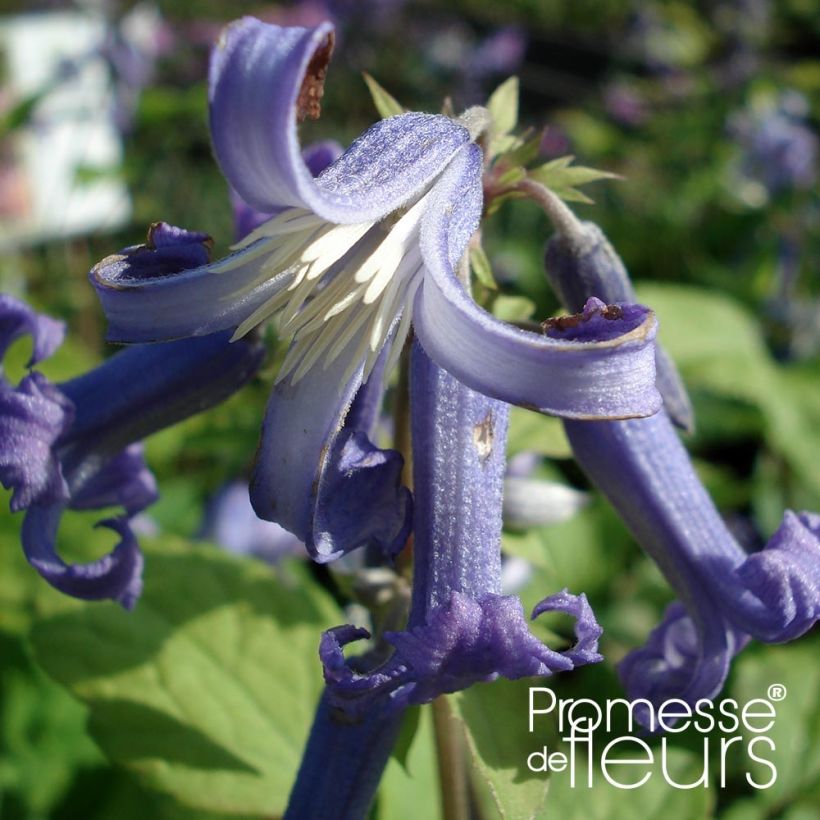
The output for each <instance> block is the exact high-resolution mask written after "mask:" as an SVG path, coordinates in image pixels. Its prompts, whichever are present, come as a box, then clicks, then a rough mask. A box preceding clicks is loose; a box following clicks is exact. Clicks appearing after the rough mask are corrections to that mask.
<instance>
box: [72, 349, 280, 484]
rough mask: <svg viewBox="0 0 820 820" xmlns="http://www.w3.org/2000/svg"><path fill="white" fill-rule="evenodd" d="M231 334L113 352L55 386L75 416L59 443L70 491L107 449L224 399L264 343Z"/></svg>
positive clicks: (253, 367)
mask: <svg viewBox="0 0 820 820" xmlns="http://www.w3.org/2000/svg"><path fill="white" fill-rule="evenodd" d="M229 339H230V333H217V334H213V335H210V336H205V337H203V338H197V339H183V340H181V341H177V342H165V343H163V344H155V345H136V346H134V347H129V348H126V349H125V350H122V351H120V352H119V353H117V354H116V355H115V356H112V357H111V358H110V359H108V360H106V361H105V362H104V363H103V364H101V365H100V366H99V367H96V368H94V370H91V371H90V372H88V373H86V374H85V375H83V376H79V377H78V378H76V379H72V380H71V381H68V382H65V383H64V384H61V385H60V389H61V390H62V392H63V393H64V394H65V395H66V396H67V397H68V398H69V399H71V401H72V402H73V403H74V405H75V406H76V408H77V416H76V420H75V422H74V424H73V425H72V426H71V428H70V430H69V431H68V433H67V434H66V436H65V438H64V440H63V442H61V445H62V460H63V464H64V469H65V471H66V474H67V475H69V474H70V476H71V477H70V479H69V483H70V484H71V486H72V491H76V490H79V488H80V487H81V486H82V485H83V484H84V482H85V481H86V480H87V479H88V478H89V477H90V476H91V475H93V474H94V473H96V472H97V471H98V470H99V469H102V468H103V467H104V465H105V463H107V462H108V461H109V460H110V459H111V458H112V457H113V456H115V455H117V454H118V453H119V452H120V451H121V450H122V449H124V448H125V447H127V446H128V445H129V444H132V443H134V442H136V441H139V440H140V439H143V438H145V437H146V436H149V435H151V434H152V433H155V432H157V431H158V430H161V429H163V428H165V427H169V426H170V425H172V424H176V423H177V422H178V421H181V420H182V419H184V418H187V417H188V416H191V415H194V414H196V413H199V412H201V411H203V410H205V409H207V408H209V407H213V406H214V405H216V404H219V403H220V402H221V401H224V400H225V399H226V398H228V397H229V396H231V395H232V394H233V393H235V392H236V391H237V390H238V389H239V388H240V387H242V386H243V385H244V384H246V383H247V382H248V381H249V380H250V379H251V378H252V377H253V376H254V374H255V373H256V372H257V370H258V369H259V367H260V365H261V363H262V359H263V357H264V346H263V345H262V344H261V343H259V342H257V341H254V340H251V339H243V340H240V341H237V342H233V343H231V342H230V341H229Z"/></svg>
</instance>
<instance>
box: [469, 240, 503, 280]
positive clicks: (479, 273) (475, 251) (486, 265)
mask: <svg viewBox="0 0 820 820" xmlns="http://www.w3.org/2000/svg"><path fill="white" fill-rule="evenodd" d="M470 267H471V268H472V270H473V273H474V274H475V277H476V279H478V281H479V282H481V284H482V285H484V287H485V288H489V289H490V290H498V285H497V284H496V282H495V277H494V276H493V268H492V265H491V264H490V260H489V259H488V258H487V254H486V253H485V252H484V248H482V247H481V245H471V246H470Z"/></svg>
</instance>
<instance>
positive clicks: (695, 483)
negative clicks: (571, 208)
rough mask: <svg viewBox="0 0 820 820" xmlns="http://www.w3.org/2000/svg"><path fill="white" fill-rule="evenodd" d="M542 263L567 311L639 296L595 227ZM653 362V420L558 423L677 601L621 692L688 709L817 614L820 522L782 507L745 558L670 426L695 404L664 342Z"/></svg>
mask: <svg viewBox="0 0 820 820" xmlns="http://www.w3.org/2000/svg"><path fill="white" fill-rule="evenodd" d="M546 265H547V273H548V276H549V279H550V281H551V282H552V284H553V286H554V288H555V290H556V292H557V294H558V296H559V298H560V299H561V300H562V302H563V303H564V305H565V307H567V308H568V309H570V310H572V309H574V308H575V306H576V305H577V304H579V303H582V302H583V301H584V300H585V299H588V298H589V297H592V296H598V297H600V298H603V299H606V300H607V301H621V300H626V301H631V300H632V299H633V298H634V295H633V290H632V285H631V283H630V281H629V276H628V274H627V271H626V268H625V267H624V264H623V262H622V261H621V259H620V257H619V256H618V254H617V253H616V252H615V250H614V249H613V248H612V246H611V245H610V244H609V242H608V241H607V239H606V237H605V236H604V235H603V233H602V232H601V231H600V229H599V228H597V227H596V226H595V225H592V224H590V223H577V222H576V221H574V220H572V219H569V218H568V219H567V220H565V223H564V228H563V231H562V232H560V233H559V234H558V235H557V236H555V237H553V238H552V239H551V240H550V242H549V243H548V245H547V254H546ZM656 356H657V368H658V387H659V389H660V390H661V393H662V395H663V399H664V404H665V409H664V410H662V411H661V412H660V413H658V414H657V415H656V416H654V417H652V418H650V419H632V420H626V421H612V422H600V423H595V424H587V423H583V422H575V421H567V422H565V427H566V431H567V436H568V438H569V440H570V444H571V445H572V449H573V453H574V455H575V457H576V458H577V460H578V462H579V463H580V465H581V467H582V468H583V469H584V471H585V472H586V473H587V475H588V476H589V478H590V480H591V481H592V482H593V483H594V484H595V485H596V486H597V487H598V488H599V489H600V490H601V491H602V492H603V493H604V494H605V495H606V496H607V497H608V498H609V500H610V502H611V503H612V504H613V506H614V507H615V509H616V510H617V511H618V512H619V514H620V515H621V517H622V518H623V519H624V521H625V522H626V524H627V526H628V527H629V528H630V530H631V531H632V533H633V535H634V536H635V538H636V540H637V541H638V543H639V544H640V545H641V546H642V547H643V549H644V550H646V552H647V553H648V554H649V555H650V556H651V557H652V558H653V559H654V560H655V561H656V562H657V564H658V566H659V567H660V569H661V571H662V572H663V573H664V575H665V576H666V578H667V580H668V581H669V583H670V584H671V585H672V587H673V588H674V589H675V591H676V592H677V593H678V596H679V598H680V601H679V602H675V603H673V604H672V605H671V606H670V607H669V608H668V610H667V612H666V615H665V617H664V620H663V622H662V623H661V624H660V626H658V627H657V629H655V630H654V632H653V633H652V634H651V636H650V637H649V640H648V642H647V644H646V646H644V647H643V648H642V649H639V650H637V651H634V652H632V653H631V654H630V655H628V656H627V657H626V659H625V660H624V661H623V662H622V664H621V666H620V673H621V677H622V679H623V681H624V684H625V686H626V689H627V692H628V693H629V695H630V696H631V697H633V698H645V699H646V700H648V701H650V702H651V703H654V704H655V705H658V704H660V703H662V702H663V701H664V700H667V699H670V698H681V699H682V700H684V701H686V702H688V703H690V704H694V703H695V702H696V701H697V700H698V699H700V698H712V697H714V696H715V695H716V694H717V693H718V692H719V691H720V690H721V688H722V687H723V683H724V681H725V680H726V675H727V674H728V671H729V663H730V661H731V659H732V657H733V656H734V655H735V654H736V653H737V652H739V651H740V650H741V649H742V648H743V647H744V646H745V645H746V643H748V641H749V638H750V637H753V638H756V639H758V640H761V641H765V642H768V643H779V642H782V641H789V640H792V639H794V638H796V637H798V636H800V635H802V634H803V633H804V632H806V631H807V630H808V629H810V628H811V626H812V625H813V624H814V623H815V622H816V621H817V619H818V617H820V516H817V515H814V514H811V513H799V514H795V513H793V512H787V513H786V514H785V517H784V519H783V524H782V525H781V527H780V529H778V531H777V532H776V533H775V534H774V535H773V536H772V538H771V540H770V541H769V543H768V544H767V546H766V548H765V549H763V550H762V551H760V552H757V553H752V554H748V553H746V552H745V551H744V550H743V548H742V547H741V546H740V544H738V543H737V541H736V540H735V538H734V537H733V536H732V534H731V532H730V531H729V529H728V528H727V526H726V524H725V523H724V522H723V520H722V519H721V517H720V515H719V513H718V511H717V509H716V508H715V505H714V504H713V502H712V499H711V498H710V497H709V494H708V493H707V492H706V490H705V488H704V487H703V485H702V484H701V482H700V480H699V479H698V477H697V474H696V472H695V470H694V468H693V466H692V463H691V461H690V459H689V456H688V454H687V452H686V449H685V448H684V446H683V444H682V443H681V441H680V439H679V438H678V436H677V434H676V433H675V430H674V428H673V426H672V421H675V422H676V423H677V424H678V425H679V426H681V427H684V428H691V427H692V426H693V423H694V418H693V414H692V408H691V404H690V403H689V399H688V396H687V394H686V390H685V387H684V386H683V382H682V381H681V379H680V377H679V376H678V374H677V371H676V369H675V367H674V364H673V363H672V361H671V359H669V357H668V356H667V355H666V354H665V353H664V352H663V351H662V350H661V348H660V347H658V348H657V349H656ZM643 714H644V716H645V717H646V716H647V712H646V711H645V712H644V713H643ZM649 714H650V715H651V712H649Z"/></svg>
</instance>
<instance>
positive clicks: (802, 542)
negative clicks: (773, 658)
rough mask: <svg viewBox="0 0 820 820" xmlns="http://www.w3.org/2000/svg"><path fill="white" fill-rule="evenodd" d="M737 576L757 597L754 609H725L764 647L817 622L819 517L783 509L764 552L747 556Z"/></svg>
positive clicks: (788, 638)
mask: <svg viewBox="0 0 820 820" xmlns="http://www.w3.org/2000/svg"><path fill="white" fill-rule="evenodd" d="M737 575H738V577H739V579H740V581H741V582H742V584H743V585H744V586H745V588H746V589H748V590H749V591H750V592H751V593H752V594H753V595H754V596H755V598H756V599H757V601H756V602H755V603H756V604H757V605H756V606H754V607H753V608H752V607H743V606H737V607H730V608H729V609H728V610H727V615H728V616H729V617H731V616H732V615H733V614H734V615H736V618H737V620H736V623H737V625H738V626H739V627H741V628H743V629H746V630H747V631H748V632H749V633H751V635H752V636H753V637H755V638H757V639H758V640H761V641H767V642H769V643H781V642H783V641H791V640H794V639H795V638H798V637H800V635H802V634H803V633H805V632H807V631H808V630H809V629H811V627H812V626H814V624H815V623H817V621H818V619H820V515H817V514H816V513H807V512H802V513H794V512H792V511H791V510H787V511H786V514H785V515H784V517H783V523H782V524H781V525H780V527H779V529H778V530H777V532H776V533H775V534H774V535H773V536H772V538H771V539H770V540H769V543H768V544H767V545H766V548H765V549H763V550H761V551H760V552H756V553H753V554H752V555H750V556H749V557H748V558H747V559H746V560H745V561H744V562H743V563H742V564H741V565H740V566H739V567H738V569H737ZM744 603H745V601H744ZM744 610H746V611H745V612H744Z"/></svg>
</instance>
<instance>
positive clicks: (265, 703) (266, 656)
mask: <svg viewBox="0 0 820 820" xmlns="http://www.w3.org/2000/svg"><path fill="white" fill-rule="evenodd" d="M144 547H145V552H146V558H147V565H146V577H145V591H144V593H143V597H142V599H141V600H140V602H139V604H138V605H137V607H136V609H135V610H134V611H133V612H131V613H128V612H125V611H123V610H122V609H120V608H119V607H117V606H115V605H113V604H79V603H76V602H72V601H67V602H65V604H64V605H63V607H62V609H61V610H52V611H51V612H50V614H49V615H48V616H44V617H42V618H41V619H40V620H38V622H37V623H36V624H35V627H34V630H33V633H32V643H33V646H34V651H35V655H36V658H37V660H38V662H39V663H40V664H41V666H42V667H43V668H44V669H45V670H46V671H47V672H48V674H49V675H51V676H52V677H53V678H54V679H55V680H57V681H58V682H60V683H62V684H63V685H64V686H66V687H67V688H68V689H69V690H70V691H71V692H72V693H73V694H74V695H75V696H76V697H78V698H79V699H80V700H81V701H82V702H83V703H85V704H86V705H87V707H88V709H89V714H90V732H91V734H92V736H93V737H94V739H95V740H96V741H97V743H98V744H99V746H100V748H101V749H103V751H104V752H105V753H106V755H107V756H108V757H109V758H110V759H111V760H112V761H114V762H116V763H118V764H120V765H123V766H125V767H126V768H128V769H130V770H131V771H133V772H135V773H136V774H138V775H139V776H140V777H141V779H142V780H143V782H144V783H145V784H147V785H149V786H150V787H152V788H154V789H157V790H159V791H161V792H165V793H168V794H171V795H173V796H174V797H175V798H176V799H177V800H179V801H180V802H181V803H182V804H184V805H187V806H189V807H192V808H198V809H202V810H210V811H219V812H228V813H233V814H253V815H267V816H270V815H278V814H280V813H281V812H282V810H283V809H284V804H285V801H286V799H287V795H288V792H289V790H290V786H291V784H292V781H293V779H294V776H295V772H296V769H297V766H298V764H299V759H300V756H301V752H302V748H303V746H304V742H305V739H306V737H307V733H308V730H309V727H310V724H311V721H312V717H313V711H314V707H315V704H316V702H317V700H318V696H319V692H320V688H321V684H322V680H321V672H320V669H319V666H318V661H317V659H316V647H317V641H318V638H319V635H320V633H321V631H322V630H323V629H326V628H327V627H329V626H331V625H334V624H336V623H339V622H340V618H341V614H340V613H339V612H338V611H337V610H336V608H335V606H334V604H333V603H332V602H331V601H330V599H329V597H328V596H327V594H326V593H325V592H324V591H323V590H322V589H321V588H319V587H317V586H316V585H315V583H314V582H312V581H311V576H310V575H309V574H308V573H307V572H304V571H302V570H301V568H297V567H293V568H292V572H293V573H295V578H291V579H290V580H286V579H285V578H284V577H280V578H277V577H275V576H274V575H273V573H272V572H271V570H270V569H269V568H268V567H266V566H264V565H262V564H260V563H257V562H254V561H248V560H242V559H239V558H236V557H233V556H230V555H226V554H224V553H221V552H218V551H215V550H210V549H206V548H200V547H196V548H192V547H190V546H188V545H186V544H184V543H182V542H180V541H174V542H173V543H169V540H168V539H163V545H162V549H161V550H160V549H158V548H157V547H156V546H153V545H144Z"/></svg>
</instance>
